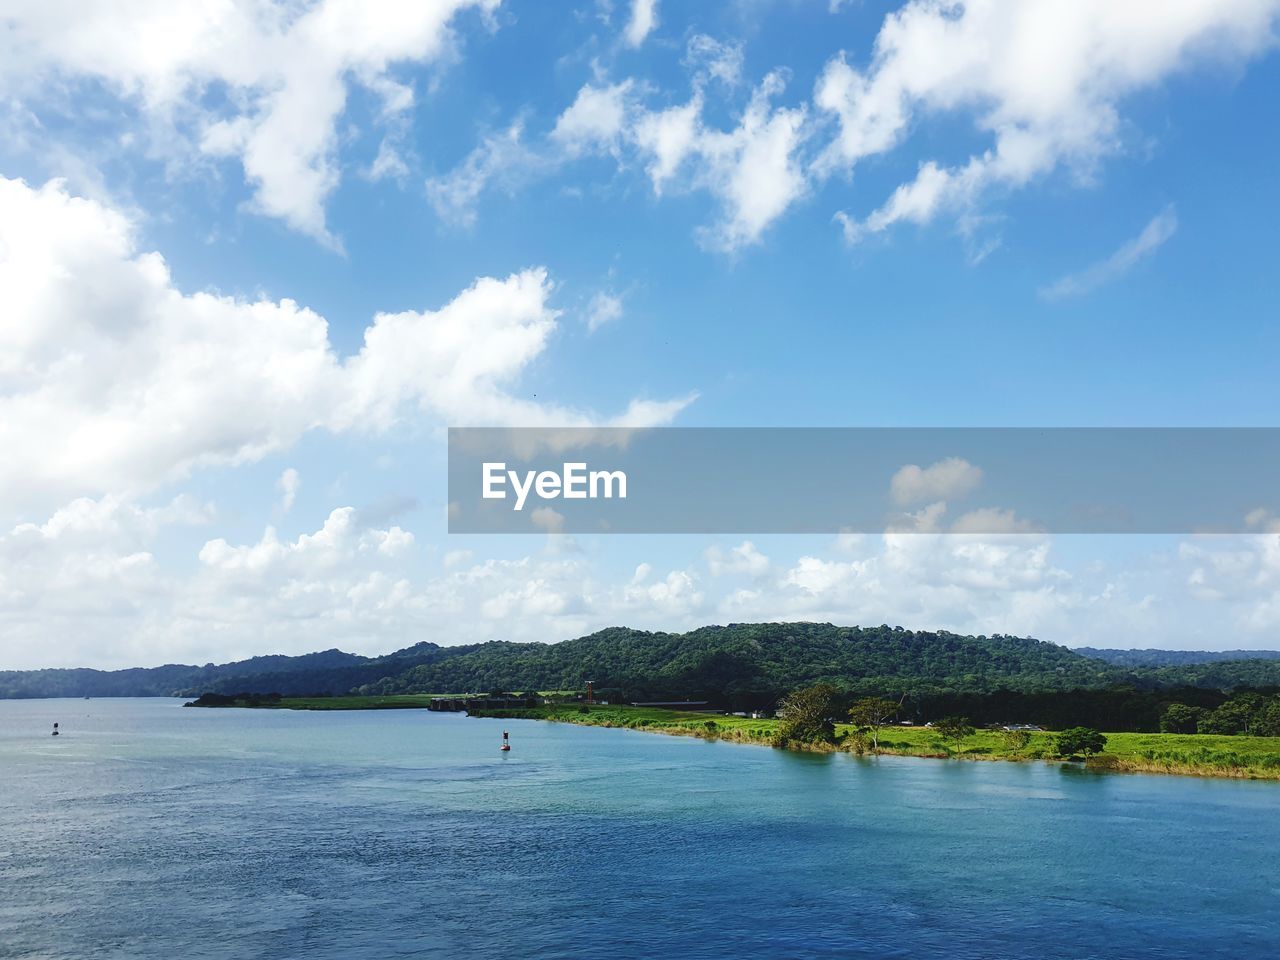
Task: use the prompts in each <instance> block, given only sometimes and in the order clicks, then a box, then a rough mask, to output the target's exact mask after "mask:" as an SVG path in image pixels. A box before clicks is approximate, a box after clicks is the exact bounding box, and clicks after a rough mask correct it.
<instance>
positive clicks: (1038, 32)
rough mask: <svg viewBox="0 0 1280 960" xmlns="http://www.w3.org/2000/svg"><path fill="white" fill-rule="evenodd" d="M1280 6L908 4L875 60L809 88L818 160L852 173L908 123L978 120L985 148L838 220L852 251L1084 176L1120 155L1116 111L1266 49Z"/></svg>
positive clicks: (817, 168)
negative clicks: (822, 118)
mask: <svg viewBox="0 0 1280 960" xmlns="http://www.w3.org/2000/svg"><path fill="white" fill-rule="evenodd" d="M1278 10H1280V5H1277V3H1276V2H1275V0H1225V2H1224V0H1184V2H1179V3H1176V4H1168V3H1161V2H1158V0H1132V2H1127V3H1119V4H1118V3H1111V2H1108V0H1078V2H1074V3H1068V4H1061V3H1001V2H996V0H970V2H965V3H960V2H955V0H912V2H910V3H908V4H906V6H904V7H903V8H902V9H900V10H898V11H897V12H895V13H892V14H890V15H889V16H887V17H886V18H885V21H884V24H883V25H882V27H881V29H880V32H879V35H878V36H877V37H876V42H875V51H874V54H873V56H872V58H871V62H870V63H869V64H868V65H867V66H866V67H865V68H863V69H860V68H859V67H857V66H855V65H854V64H852V63H851V62H850V60H849V57H848V56H847V55H841V56H838V57H836V58H834V59H833V60H831V61H830V62H829V63H828V64H827V66H826V68H825V70H824V71H823V74H822V76H821V78H820V79H819V81H818V83H817V86H816V88H815V91H814V103H815V105H816V107H817V108H818V110H819V111H821V112H822V113H823V114H825V115H826V116H828V117H830V118H832V119H833V120H834V121H835V123H836V125H837V130H838V132H837V135H836V137H835V139H834V140H833V141H832V142H831V143H830V145H829V146H827V147H826V148H825V149H824V150H823V151H822V153H821V154H820V155H819V157H818V158H817V160H816V161H815V163H814V168H813V169H814V172H815V174H816V175H818V176H824V177H825V176H829V175H831V174H834V173H846V174H847V173H849V172H851V171H852V170H853V169H854V167H855V166H856V165H857V164H858V163H859V162H860V161H862V160H864V159H866V158H867V157H871V156H875V155H877V154H883V153H886V152H888V151H890V150H892V149H893V148H895V147H896V146H898V145H899V144H900V143H901V142H902V141H903V140H905V139H906V137H907V136H908V135H909V133H910V131H911V129H912V127H913V125H916V124H918V123H920V122H922V121H924V120H926V119H928V118H932V117H938V116H942V115H945V114H947V113H965V114H971V115H973V116H974V117H975V124H976V126H977V128H978V131H979V133H980V134H982V135H984V136H985V137H987V138H988V139H989V146H988V147H987V148H986V149H985V150H983V151H982V152H980V153H975V154H973V155H972V156H970V157H969V158H968V159H967V160H965V161H964V162H961V163H959V164H956V165H953V166H948V165H944V164H943V163H942V162H941V161H939V160H933V159H930V160H926V161H925V162H923V163H922V164H921V165H920V167H919V170H918V172H917V174H916V176H915V177H914V179H912V180H910V181H908V182H906V183H903V184H902V185H901V186H899V187H898V188H897V189H896V190H895V191H894V193H893V194H892V195H891V196H890V198H889V199H888V200H887V201H886V202H885V203H884V204H883V205H882V206H881V207H879V208H878V209H877V210H875V211H874V212H873V213H871V214H870V215H868V216H867V217H865V218H863V219H861V220H859V219H855V218H853V217H850V216H848V215H847V214H841V215H840V216H839V217H838V219H839V220H840V222H841V224H842V225H843V227H844V232H845V236H846V238H847V239H848V240H850V241H851V242H856V241H858V240H860V239H862V238H863V237H865V236H866V235H868V234H874V233H879V232H881V231H883V230H885V229H887V228H889V227H890V226H892V225H893V224H896V223H900V222H912V223H925V222H928V221H930V220H932V219H933V218H934V217H935V216H937V215H938V214H939V213H941V212H944V211H953V212H957V213H961V214H963V213H964V212H965V211H967V210H968V209H969V208H970V207H971V206H972V205H973V204H974V203H975V202H976V201H977V200H978V198H979V197H980V196H981V195H982V194H983V192H984V191H986V190H987V189H989V188H991V187H992V186H997V185H999V186H1004V187H1007V188H1017V187H1021V186H1024V185H1026V184H1028V183H1030V182H1031V181H1033V180H1034V179H1036V178H1038V177H1042V176H1044V175H1046V174H1048V173H1050V172H1052V171H1054V170H1056V169H1059V168H1061V167H1066V168H1069V169H1070V170H1071V171H1072V172H1073V173H1074V174H1075V175H1076V176H1077V177H1088V176H1089V175H1090V173H1091V170H1092V168H1093V167H1094V166H1095V165H1096V163H1097V162H1098V161H1099V160H1100V159H1101V158H1103V157H1104V156H1106V155H1108V154H1111V153H1114V152H1116V151H1117V150H1119V149H1120V148H1121V145H1122V135H1121V114H1120V105H1121V102H1122V101H1123V100H1124V98H1125V97H1127V96H1129V95H1131V94H1133V93H1135V92H1137V91H1140V90H1143V89H1146V88H1149V87H1152V86H1154V85H1156V84H1158V83H1160V82H1162V81H1163V80H1164V79H1165V78H1167V77H1169V76H1170V75H1172V74H1174V73H1176V72H1178V71H1180V70H1183V69H1185V68H1187V67H1189V66H1191V65H1193V64H1195V63H1197V62H1201V61H1205V60H1221V61H1226V62H1239V61H1242V60H1247V59H1249V58H1251V57H1253V56H1256V55H1257V54H1259V53H1260V52H1262V51H1264V50H1266V49H1268V48H1269V47H1271V46H1273V45H1274V43H1275V30H1274V28H1275V21H1276V16H1277V11H1278Z"/></svg>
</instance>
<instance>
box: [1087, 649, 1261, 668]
mask: <svg viewBox="0 0 1280 960" xmlns="http://www.w3.org/2000/svg"><path fill="white" fill-rule="evenodd" d="M1075 650H1076V653H1078V654H1080V655H1081V656H1084V657H1092V658H1093V659H1095V660H1105V661H1106V662H1107V663H1110V664H1114V665H1115V666H1117V667H1180V666H1186V665H1187V664H1191V663H1220V662H1221V661H1223V660H1280V650H1141V649H1132V650H1113V649H1106V648H1099V647H1076V648H1075Z"/></svg>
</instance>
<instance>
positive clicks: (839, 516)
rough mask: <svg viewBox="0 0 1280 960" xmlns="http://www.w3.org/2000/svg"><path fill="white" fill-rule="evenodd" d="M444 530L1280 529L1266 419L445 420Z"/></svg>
mask: <svg viewBox="0 0 1280 960" xmlns="http://www.w3.org/2000/svg"><path fill="white" fill-rule="evenodd" d="M449 501H450V502H449V532H450V533H547V532H552V533H557V532H558V533H735V534H736V533H756V534H764V533H835V532H857V533H881V532H885V531H888V530H893V531H902V532H929V533H981V534H994V533H1019V532H1025V533H1032V532H1047V533H1201V532H1203V533H1240V532H1259V531H1262V530H1272V529H1280V526H1278V525H1277V520H1276V516H1277V514H1280V509H1278V508H1280V429H1278V428H1270V427H1267V428H1047V429H1030V428H954V429H952V428H908V429H903V428H883V429H877V428H657V429H637V430H633V429H624V428H602V429H501V428H451V429H450V430H449Z"/></svg>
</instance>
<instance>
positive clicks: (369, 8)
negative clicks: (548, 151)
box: [0, 0, 498, 243]
mask: <svg viewBox="0 0 1280 960" xmlns="http://www.w3.org/2000/svg"><path fill="white" fill-rule="evenodd" d="M497 5H498V0H429V2H423V3H379V4H369V3H359V2H355V0H313V2H304V3H301V4H283V3H260V2H256V0H227V2H224V3H218V4H208V3H202V2H199V0H138V2H133V3H128V4H118V3H96V2H89V3H84V2H72V0H51V2H44V3H22V4H18V5H17V7H16V8H11V9H9V10H8V11H7V12H6V14H5V30H4V31H2V32H0V90H3V92H5V93H7V94H9V95H10V96H12V97H15V98H18V99H20V100H21V101H22V102H24V103H26V104H27V105H28V107H29V108H30V109H31V110H33V111H35V112H36V113H37V115H41V114H43V113H45V112H46V111H53V110H56V109H57V107H58V104H57V103H56V102H55V97H54V93H55V92H56V91H58V90H60V89H61V88H62V86H63V84H64V83H65V82H71V83H74V82H76V81H83V80H86V79H87V80H90V81H93V82H97V83H100V84H101V85H102V86H104V87H105V88H106V89H108V90H109V91H111V92H112V93H114V94H115V95H117V96H118V97H120V98H121V99H123V100H125V101H128V102H129V103H131V104H135V105H136V106H137V108H138V109H139V110H140V111H141V113H142V114H143V115H144V117H145V120H146V124H147V125H150V126H161V127H167V128H170V129H171V130H173V131H174V133H175V134H177V136H179V137H180V138H182V139H183V140H187V139H190V140H193V141H194V143H195V144H196V149H198V150H199V151H200V152H202V153H204V154H206V155H209V156H215V157H217V156H228V157H235V158H237V159H238V160H239V161H240V163H241V165H242V166H243V169H244V174H245V178H246V180H248V182H249V183H251V184H252V185H253V188H254V195H253V197H254V198H253V207H254V209H255V210H257V211H258V212H259V213H262V214H265V215H267V216H271V217H277V218H279V219H281V220H283V221H284V222H285V223H287V224H288V225H289V226H291V227H292V228H294V229H295V230H299V231H301V232H303V233H306V234H309V235H311V236H313V237H316V238H319V239H321V240H324V241H326V242H330V243H334V242H336V241H335V240H334V238H333V237H332V236H331V235H330V234H329V231H328V228H327V226H326V223H325V211H324V207H325V201H326V199H327V198H328V196H329V195H330V194H331V193H332V192H333V190H334V188H335V187H336V186H337V184H338V181H339V176H340V174H339V163H338V159H337V155H338V152H339V137H338V132H337V125H338V122H339V120H340V118H341V117H342V115H343V113H344V112H345V109H346V103H347V97H348V94H349V89H350V87H351V85H352V84H359V85H361V86H362V87H364V88H365V89H367V90H369V91H370V92H372V93H373V94H374V96H376V97H377V98H378V99H379V101H380V102H381V104H382V110H381V112H382V115H383V118H384V119H385V118H387V117H392V116H397V115H401V114H403V113H404V112H405V111H407V110H408V109H409V108H410V107H411V106H412V105H413V102H414V92H413V90H412V88H411V87H408V86H406V85H404V84H403V83H400V82H399V81H397V80H396V79H395V78H394V76H393V70H394V68H396V67H397V66H400V65H403V64H418V65H421V64H430V63H433V62H438V61H440V60H441V58H442V57H444V56H445V55H446V54H448V53H449V51H450V50H451V49H452V48H453V47H454V46H455V43H454V39H453V32H452V30H451V28H450V24H451V23H452V21H454V20H455V18H456V17H457V15H458V14H459V13H460V12H461V11H464V10H467V9H475V10H478V11H480V12H481V14H482V15H487V14H490V13H492V11H493V10H494V9H495V8H496V7H497ZM68 24H74V27H73V28H68ZM66 111H67V112H68V113H71V112H73V111H74V107H73V106H68V107H67V108H66ZM190 118H195V119H194V121H193V120H191V119H190ZM192 127H194V129H190V128H192ZM394 166H395V165H394V163H392V162H391V160H390V159H389V158H388V159H387V160H385V161H384V162H383V164H382V169H383V171H391V170H393V169H394Z"/></svg>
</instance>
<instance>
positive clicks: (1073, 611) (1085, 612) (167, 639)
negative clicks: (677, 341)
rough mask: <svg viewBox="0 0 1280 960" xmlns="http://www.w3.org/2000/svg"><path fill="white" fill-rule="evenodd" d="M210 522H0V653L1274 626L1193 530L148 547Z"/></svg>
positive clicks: (198, 654)
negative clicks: (609, 559) (1126, 538)
mask: <svg viewBox="0 0 1280 960" xmlns="http://www.w3.org/2000/svg"><path fill="white" fill-rule="evenodd" d="M215 520H216V515H215V514H214V512H213V510H212V507H210V506H209V505H205V504H201V503H199V502H198V501H194V500H191V499H188V498H179V499H177V500H175V501H172V502H170V503H167V504H162V505H159V506H155V507H143V506H139V505H136V504H133V503H130V502H127V501H123V500H121V499H119V498H114V497H106V498H100V499H98V500H88V499H81V500H77V501H74V502H72V503H70V504H68V505H67V506H66V507H64V508H61V509H59V510H57V511H55V512H54V513H53V515H52V516H50V517H49V519H48V520H46V521H44V522H43V523H39V524H19V525H17V526H16V527H13V528H12V529H10V530H9V532H8V533H0V637H3V640H0V649H3V651H4V654H5V661H6V664H7V665H10V666H39V665H54V664H57V665H70V664H77V665H78V664H91V665H99V666H126V665H134V664H155V663H161V662H173V661H181V662H197V663H201V662H206V661H208V660H217V661H222V660H225V659H230V658H234V657H241V656H251V655H254V654H260V653H263V652H285V653H295V654H296V653H304V652H308V651H311V650H316V649H323V648H326V647H332V646H337V647H340V648H343V649H348V650H353V651H355V652H361V653H379V652H385V651H388V650H391V649H394V648H397V647H400V646H404V645H405V644H406V643H408V642H410V639H416V638H420V637H445V638H447V640H448V642H457V643H467V642H478V641H484V640H490V639H510V640H544V641H556V640H564V639H569V638H571V637H575V636H580V635H582V634H585V633H588V632H590V631H592V630H595V629H599V628H602V627H605V626H611V625H620V624H622V625H629V626H634V627H638V628H642V629H664V630H683V629H689V628H692V627H695V626H699V625H701V624H704V623H708V622H715V621H719V622H726V621H734V620H736V621H759V620H829V621H832V622H836V623H843V624H862V625H875V624H880V623H890V624H903V625H905V626H908V627H913V628H918V629H939V628H940V629H949V630H954V631H957V632H961V633H987V634H990V633H1017V634H1029V635H1033V636H1040V637H1042V638H1044V639H1048V640H1054V641H1058V642H1068V643H1074V644H1084V643H1091V644H1093V645H1101V646H1106V645H1112V646H1114V645H1120V644H1134V643H1151V644H1155V645H1160V646H1167V647H1182V648H1187V647H1190V648H1203V647H1214V646H1218V647H1222V646H1224V645H1238V646H1266V645H1267V644H1268V643H1269V642H1270V640H1271V638H1272V637H1273V636H1274V631H1275V628H1276V626H1277V625H1280V536H1278V535H1276V534H1269V535H1250V536H1239V537H1199V538H1194V539H1192V540H1188V541H1184V542H1183V543H1182V544H1181V545H1180V547H1178V548H1177V549H1176V550H1174V551H1173V552H1172V553H1170V554H1168V555H1167V556H1164V555H1162V554H1161V552H1160V551H1161V549H1163V548H1157V547H1153V548H1152V549H1153V551H1154V552H1153V553H1152V554H1151V555H1150V556H1147V557H1144V558H1143V559H1142V561H1141V562H1139V563H1123V562H1122V563H1121V564H1119V565H1118V568H1117V569H1109V565H1108V564H1107V563H1101V562H1097V561H1096V560H1084V561H1082V562H1078V563H1076V564H1075V565H1074V566H1070V567H1069V566H1068V565H1066V564H1065V563H1064V562H1063V561H1062V560H1061V559H1055V556H1054V546H1055V545H1054V542H1053V541H1052V540H1051V539H1050V538H1048V537H1045V536H1041V535H1025V534H1016V535H983V536H973V535H965V534H954V533H953V534H947V535H929V534H920V533H909V534H908V533H901V534H898V533H890V534H885V535H884V536H882V537H878V538H872V537H866V538H863V539H862V540H860V541H857V542H848V543H844V544H840V545H837V542H836V541H835V540H833V541H831V543H830V544H829V546H830V548H831V550H830V555H828V553H829V551H827V550H824V549H821V546H820V544H815V543H813V542H809V543H808V544H806V545H802V546H801V547H800V551H802V552H799V555H798V556H797V554H796V552H792V553H791V556H792V557H794V559H790V560H784V561H782V562H779V563H776V564H775V563H774V562H772V561H769V560H766V559H765V558H764V556H763V554H762V553H761V552H760V551H759V550H758V549H757V547H756V546H755V545H754V544H753V543H750V542H744V543H742V544H740V545H739V546H738V547H737V548H735V549H733V550H732V551H724V552H721V553H719V554H718V556H717V555H715V554H711V555H709V556H708V557H707V565H708V568H710V572H711V573H712V577H713V579H712V581H711V582H710V583H709V584H708V585H705V586H704V583H703V582H702V580H701V579H700V578H699V576H698V574H697V573H696V572H695V571H694V569H693V566H692V565H690V566H688V567H684V568H682V567H680V566H678V565H677V566H674V567H672V566H666V567H663V568H659V569H662V570H664V571H665V572H662V573H658V572H657V571H656V570H655V567H654V565H653V564H652V563H648V562H646V563H640V564H639V565H638V566H637V567H635V569H634V571H632V570H624V571H619V572H617V573H616V574H614V573H611V572H609V571H608V570H607V569H606V567H605V566H604V565H603V564H602V563H600V562H599V561H598V560H596V559H592V558H593V555H594V553H593V551H585V552H579V553H576V554H573V555H565V554H560V553H554V552H551V553H546V552H544V553H541V554H539V555H530V556H525V557H518V558H515V559H508V560H499V559H490V560H485V561H483V562H479V563H474V562H472V561H471V559H470V557H469V555H467V554H466V553H465V551H464V552H457V553H453V554H452V555H451V556H449V557H447V558H446V562H445V564H444V568H443V569H442V570H441V569H440V568H435V570H434V571H433V572H430V573H428V572H427V569H428V568H427V567H426V566H425V565H421V564H418V563H417V562H416V561H418V560H420V559H422V551H419V550H417V549H416V541H415V539H414V537H413V534H412V533H411V532H410V531H408V530H405V529H402V528H400V527H397V526H384V525H382V524H378V523H374V524H369V523H365V522H364V521H362V520H361V513H360V512H359V511H357V510H354V509H353V508H351V507H339V508H337V509H334V510H332V511H331V512H330V513H329V515H328V517H327V518H325V519H324V521H323V522H322V523H320V524H319V525H318V528H317V529H314V530H312V531H311V532H303V533H300V534H298V535H296V536H294V537H292V538H282V537H281V536H279V535H278V534H277V533H276V532H275V531H274V530H273V529H271V528H270V527H268V528H267V529H266V530H265V531H264V532H263V534H262V535H261V537H259V538H257V539H256V540H251V541H249V542H244V543H237V542H234V541H229V540H228V539H226V538H225V537H214V538H211V539H206V540H204V542H203V546H198V547H195V548H193V547H180V548H177V550H178V553H177V554H176V556H166V555H165V553H164V551H162V550H161V546H160V545H161V543H168V544H169V545H168V546H166V547H165V548H164V549H165V550H166V551H171V550H173V549H175V548H174V547H173V546H172V541H173V537H172V536H171V535H169V534H167V533H166V531H167V530H169V529H170V528H173V527H175V526H186V525H191V524H201V525H207V524H209V523H211V522H215ZM783 543H787V544H788V546H787V548H786V549H787V550H788V551H791V550H793V549H794V544H791V543H790V542H789V541H784V540H779V541H778V545H779V546H778V549H779V550H781V549H782V545H783ZM815 547H817V549H814V548H815ZM769 552H770V553H771V554H774V553H776V552H777V551H775V550H774V549H770V551H769ZM197 554H198V555H197ZM175 559H176V560H177V561H178V562H174V561H175ZM193 559H194V560H195V561H196V562H195V563H194V565H193V564H192V563H191V561H192V560H193ZM744 574H745V575H747V576H749V577H750V578H751V582H750V585H749V587H743V586H742V582H741V580H740V578H739V576H738V575H744ZM721 577H725V579H720V578H721ZM1224 629H1225V630H1227V631H1228V633H1227V635H1228V636H1229V637H1230V639H1229V640H1228V641H1224V640H1223V639H1222V637H1223V635H1224V634H1223V631H1224ZM407 638H410V639H407Z"/></svg>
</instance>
